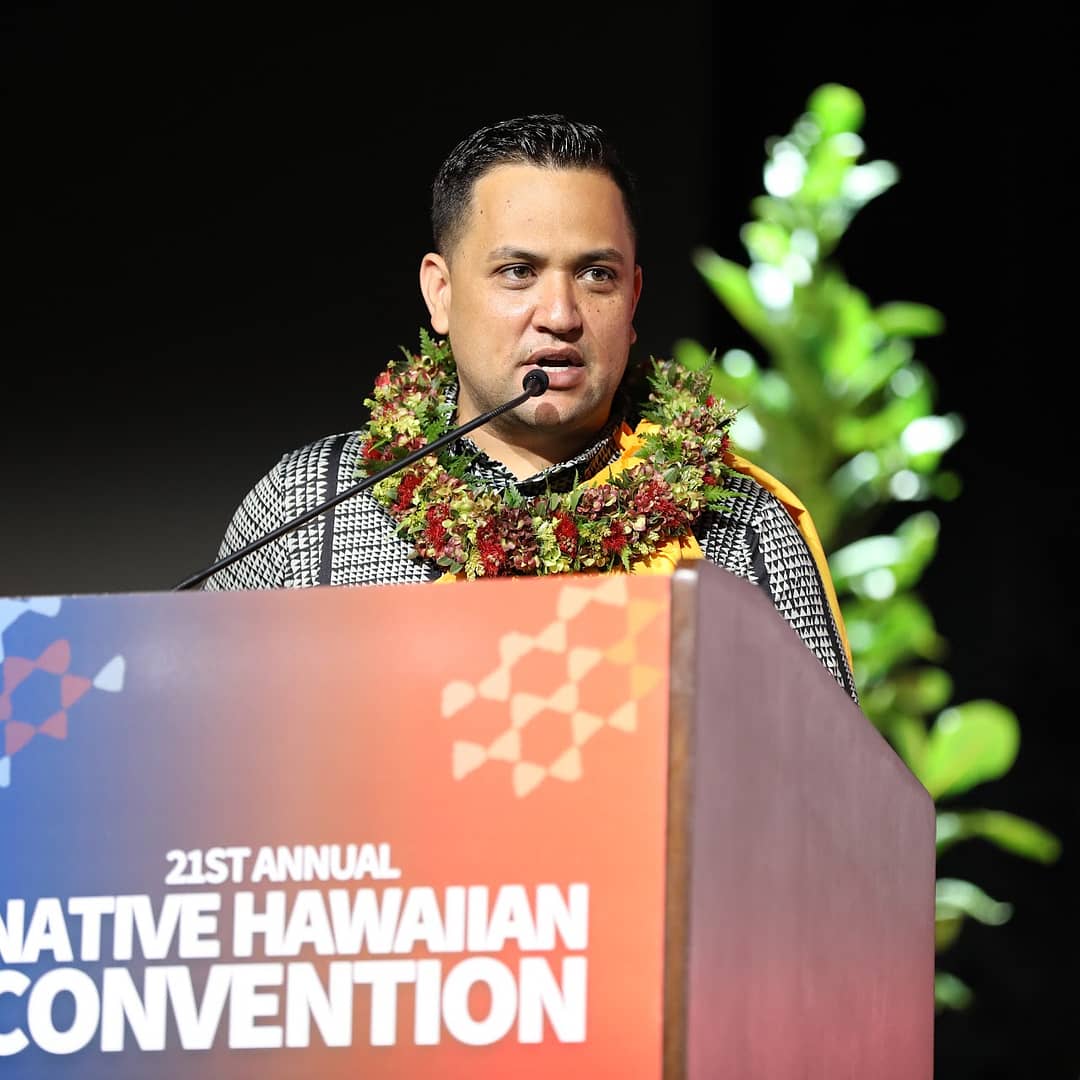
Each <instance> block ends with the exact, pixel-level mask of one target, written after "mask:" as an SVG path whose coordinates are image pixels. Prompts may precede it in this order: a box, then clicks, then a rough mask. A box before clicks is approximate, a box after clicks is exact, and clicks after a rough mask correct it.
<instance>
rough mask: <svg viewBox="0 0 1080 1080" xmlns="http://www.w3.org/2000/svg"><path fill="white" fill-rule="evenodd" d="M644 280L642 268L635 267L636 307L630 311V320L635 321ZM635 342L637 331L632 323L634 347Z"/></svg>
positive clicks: (631, 334) (631, 331)
mask: <svg viewBox="0 0 1080 1080" xmlns="http://www.w3.org/2000/svg"><path fill="white" fill-rule="evenodd" d="M644 280H645V277H644V274H643V273H642V271H641V267H640V266H635V267H634V306H633V307H632V308H631V310H630V318H631V319H633V317H634V315H635V313H636V312H637V306H638V301H639V300H640V299H641V286H642V283H643V282H644ZM635 341H637V330H636V329H635V327H634V324H633V323H631V324H630V344H631V345H633V344H634V342H635Z"/></svg>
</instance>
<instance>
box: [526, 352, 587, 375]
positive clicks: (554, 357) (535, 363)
mask: <svg viewBox="0 0 1080 1080" xmlns="http://www.w3.org/2000/svg"><path fill="white" fill-rule="evenodd" d="M528 366H529V367H540V368H543V369H544V370H545V371H553V370H555V369H557V368H571V367H584V366H585V365H584V361H582V359H581V357H580V356H578V355H577V354H576V353H538V354H536V355H534V356H532V357H530V358H529V363H528Z"/></svg>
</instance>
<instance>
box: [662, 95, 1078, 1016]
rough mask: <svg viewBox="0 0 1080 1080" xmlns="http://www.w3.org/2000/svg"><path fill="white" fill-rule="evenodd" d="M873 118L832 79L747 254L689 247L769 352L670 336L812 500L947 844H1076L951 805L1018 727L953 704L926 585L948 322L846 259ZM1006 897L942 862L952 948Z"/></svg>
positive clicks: (1003, 911) (778, 170) (776, 144)
mask: <svg viewBox="0 0 1080 1080" xmlns="http://www.w3.org/2000/svg"><path fill="white" fill-rule="evenodd" d="M863 120H864V104H863V100H862V98H861V96H860V95H859V94H858V93H857V92H856V91H855V90H853V89H851V88H850V87H846V86H841V85H838V84H835V83H831V84H825V85H822V86H820V87H818V88H817V89H816V90H815V91H814V92H813V94H812V95H811V96H810V98H809V100H808V102H807V105H806V109H805V111H804V113H803V114H802V115H801V116H800V117H799V118H798V119H797V120H796V122H795V124H794V126H793V127H792V129H791V131H790V132H789V133H788V134H787V135H785V136H782V137H777V138H772V139H770V140H769V141H768V143H767V144H766V150H767V159H766V162H765V167H764V187H765V194H763V195H761V196H759V197H758V198H755V199H754V200H753V201H752V203H751V211H752V215H753V220H751V221H749V222H748V223H746V224H745V225H744V226H743V228H742V230H741V240H742V244H743V246H744V248H745V250H746V252H747V254H748V256H749V264H748V265H746V266H744V265H741V264H740V263H737V262H734V261H731V260H729V259H726V258H723V257H721V256H720V255H719V254H717V253H716V252H715V251H712V250H710V249H708V248H700V249H699V250H697V251H696V252H694V264H695V266H696V267H697V269H698V271H699V272H700V273H701V275H702V276H703V278H704V279H705V281H706V282H707V283H708V285H709V286H710V287H711V289H712V290H713V292H714V293H715V294H716V296H717V297H718V299H719V300H720V301H721V303H722V304H723V305H724V306H725V307H726V309H727V310H728V312H729V313H730V314H731V315H732V316H733V317H734V318H735V319H736V320H737V322H738V323H739V324H740V326H742V328H743V329H744V330H745V331H747V333H748V334H749V335H750V337H751V338H752V339H753V340H754V341H756V342H757V343H758V345H759V346H760V351H761V359H759V358H758V357H757V356H755V355H752V354H751V353H750V352H748V351H747V350H745V349H731V350H729V351H728V352H726V353H724V354H723V355H722V356H720V357H717V355H716V353H715V351H713V352H708V351H706V349H705V348H704V347H703V346H702V345H701V344H699V343H698V342H695V341H691V340H684V341H680V342H678V343H677V345H676V347H675V354H676V356H677V358H678V359H679V360H680V361H681V362H682V363H684V364H686V365H687V366H688V367H691V368H695V369H703V368H708V369H709V370H710V371H711V373H712V387H713V390H714V392H715V393H717V394H719V395H722V396H723V397H724V398H726V399H727V400H728V401H729V402H730V403H731V404H733V405H736V406H740V407H741V410H742V411H741V412H740V414H739V417H738V419H737V420H736V421H735V424H734V425H733V428H732V439H733V442H734V444H735V446H736V448H737V449H738V450H739V451H740V452H741V453H744V454H745V455H746V456H748V457H750V458H752V459H753V460H754V461H756V462H758V463H759V464H760V465H762V466H763V467H764V468H765V469H767V470H768V471H769V472H772V473H774V474H775V475H776V476H778V477H780V478H781V479H782V480H783V481H784V483H786V484H788V485H789V486H790V487H791V488H792V489H793V490H794V491H795V492H797V493H798V495H799V497H800V498H801V499H802V501H803V502H804V503H805V504H806V505H807V507H809V509H810V511H811V513H812V515H813V518H814V522H815V524H816V525H817V528H818V532H819V533H820V535H821V539H822V542H823V543H824V545H825V548H826V550H827V551H830V552H832V554H831V556H830V562H829V564H830V569H831V572H832V574H833V577H834V579H835V584H836V588H837V591H838V593H839V595H840V599H841V606H842V609H843V614H844V620H845V623H846V627H847V631H848V637H849V639H850V643H851V648H852V655H853V660H854V665H855V680H856V684H857V686H858V688H859V696H860V703H861V706H862V710H863V712H864V713H865V714H866V716H867V717H868V718H869V719H870V720H871V721H872V722H873V723H874V725H875V726H876V727H877V728H878V730H879V731H881V732H882V734H883V735H884V736H885V737H886V738H887V739H888V740H889V742H890V744H891V745H892V746H893V747H894V748H895V750H896V751H897V753H898V754H899V755H900V756H901V757H902V758H903V760H904V761H905V762H906V763H907V765H908V766H909V767H910V768H911V770H912V772H913V773H914V774H915V775H916V776H917V777H918V778H919V780H920V781H921V782H922V783H923V785H924V786H925V787H926V789H927V791H928V792H929V793H930V795H931V796H932V797H933V799H934V802H935V806H936V808H937V846H938V847H937V849H938V854H939V856H940V855H941V854H942V853H943V852H945V851H946V850H948V849H949V848H950V847H952V846H953V845H955V844H957V843H960V842H962V841H965V840H968V839H971V838H981V839H983V840H985V841H988V842H990V843H991V844H994V845H997V846H998V847H999V848H1000V849H1002V850H1003V851H1005V852H1008V853H1010V854H1012V855H1017V856H1021V857H1023V858H1026V859H1032V860H1036V861H1039V862H1043V863H1049V862H1052V861H1053V860H1055V859H1057V858H1058V856H1059V854H1060V849H1061V845H1060V842H1059V841H1058V839H1057V837H1055V836H1054V835H1052V834H1051V833H1050V832H1048V831H1047V830H1045V829H1043V828H1042V827H1041V826H1039V825H1037V824H1035V823H1034V822H1032V821H1028V820H1026V819H1024V818H1021V817H1017V816H1016V815H1013V814H1009V813H1006V812H1003V811H999V810H983V809H958V808H955V807H953V806H951V805H950V800H952V799H955V798H956V797H957V796H960V795H964V794H965V793H967V792H969V791H970V790H971V789H972V788H974V787H976V786H977V785H979V784H982V783H985V782H987V781H990V780H994V779H997V778H999V777H1001V776H1003V775H1004V774H1005V773H1006V772H1008V770H1009V769H1010V768H1011V767H1012V765H1013V762H1014V761H1015V760H1016V755H1017V752H1018V750H1019V746H1020V726H1019V723H1018V721H1017V718H1016V716H1015V715H1014V714H1013V713H1012V712H1011V711H1010V710H1009V709H1007V708H1005V707H1004V706H1002V705H1000V704H998V703H997V702H994V701H986V700H978V701H967V702H963V703H960V704H952V703H951V697H952V691H953V687H952V679H951V678H950V676H949V674H948V672H947V671H946V670H945V668H944V667H943V666H942V662H943V660H944V657H945V653H946V649H945V645H946V643H945V642H944V640H943V639H942V637H941V636H940V634H939V633H938V630H937V628H936V626H935V623H934V618H933V615H932V613H931V611H930V610H929V608H928V607H927V605H926V603H925V602H924V601H923V600H922V598H921V597H920V596H919V594H918V592H917V591H916V588H917V586H918V584H919V581H920V579H921V577H922V575H923V573H924V571H925V570H926V567H927V566H928V565H929V563H930V562H931V561H932V560H933V558H934V556H935V554H936V552H937V544H938V530H939V519H938V517H937V515H936V514H935V513H934V512H933V511H932V510H930V509H928V505H929V504H930V503H931V502H932V501H933V500H950V499H954V498H956V497H957V496H958V495H959V494H960V489H961V485H960V478H959V477H958V476H957V475H956V474H955V473H954V472H952V471H951V470H950V469H949V468H948V467H947V464H946V462H945V458H946V455H947V453H948V451H949V449H950V448H951V447H952V446H953V445H954V444H955V443H956V442H957V440H958V439H960V438H961V437H962V435H963V430H964V424H963V420H962V418H961V417H960V416H957V415H955V414H946V415H939V414H937V413H935V412H934V404H935V395H936V387H935V385H934V381H933V378H932V376H931V374H930V372H929V371H928V370H927V369H926V367H925V366H924V365H923V364H922V363H920V361H919V359H918V358H917V356H916V349H915V341H916V340H917V339H919V338H925V337H930V336H934V335H937V334H940V333H941V332H942V330H943V328H944V318H943V316H942V314H941V313H940V312H939V311H937V310H936V309H934V308H932V307H929V306H927V305H925V304H920V303H912V302H908V301H898V302H892V303H885V304H876V305H875V304H874V303H872V302H871V301H870V300H869V299H868V297H867V296H866V294H865V293H863V292H862V291H860V290H859V289H858V288H856V287H855V286H853V285H852V284H851V283H850V282H849V281H848V280H847V278H846V277H845V275H844V272H843V270H842V269H841V267H840V266H839V264H838V262H837V261H836V259H835V254H836V248H837V245H838V244H839V242H840V240H841V238H842V237H843V235H844V233H845V231H846V230H847V228H848V226H849V225H850V224H851V222H852V219H853V218H854V217H855V215H856V214H857V213H858V211H859V210H860V209H862V208H863V207H864V206H866V204H867V203H869V202H870V201H871V200H873V199H875V198H877V197H878V196H879V195H881V194H882V193H883V192H885V191H887V190H888V189H889V188H890V187H892V185H894V184H895V183H896V182H897V181H898V179H899V173H898V171H897V169H896V167H895V166H894V165H893V164H892V163H891V162H888V161H869V162H865V163H861V162H860V159H861V158H862V155H863V152H864V144H863V140H862V138H861V137H860V135H859V134H858V132H859V130H860V128H861V127H862V123H863ZM906 506H909V507H910V512H908V513H907V514H906V515H904V514H903V513H902V511H903V510H904V509H905V507H906ZM920 507H921V508H920ZM887 508H891V510H892V513H893V514H894V519H895V516H896V513H897V511H900V512H901V513H900V515H899V516H900V517H902V520H901V521H900V524H899V525H898V526H897V527H896V528H895V529H894V530H893V531H892V532H891V533H885V534H875V533H873V532H872V531H871V530H872V529H873V528H875V527H876V526H877V524H878V523H879V522H880V520H881V519H882V518H883V517H884V516H885V513H884V511H885V510H886V509H887ZM1011 913H1012V908H1011V906H1010V905H1009V904H1007V903H1001V902H999V901H997V900H994V899H993V898H991V897H989V896H988V895H987V894H986V893H985V892H983V891H982V889H980V888H979V887H978V886H977V885H975V884H973V883H971V882H967V881H959V880H956V879H953V878H939V880H938V883H937V897H936V944H937V951H938V953H939V954H941V953H943V952H945V951H946V950H947V949H948V948H949V946H950V945H951V944H952V943H953V942H954V941H955V940H956V938H957V935H958V934H959V933H960V932H961V930H962V928H963V926H964V924H965V923H966V922H968V921H972V920H973V921H975V922H977V923H980V924H982V925H985V926H999V925H1001V924H1002V923H1004V922H1005V921H1007V920H1008V919H1009V917H1010V915H1011ZM972 998H973V994H972V991H971V989H970V988H969V987H967V986H966V985H965V984H964V983H963V981H962V980H960V979H959V978H958V977H957V976H956V975H955V974H952V973H949V972H947V971H943V970H940V958H939V970H938V972H937V976H936V979H935V1002H936V1005H937V1008H938V1009H939V1010H941V1009H945V1008H964V1007H966V1006H967V1005H968V1004H969V1003H970V1002H971V1000H972Z"/></svg>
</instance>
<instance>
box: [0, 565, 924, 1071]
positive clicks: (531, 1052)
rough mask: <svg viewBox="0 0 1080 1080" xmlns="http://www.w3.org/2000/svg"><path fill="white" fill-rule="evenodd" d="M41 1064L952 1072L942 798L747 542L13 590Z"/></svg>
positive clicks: (2, 654) (36, 1059)
mask: <svg viewBox="0 0 1080 1080" xmlns="http://www.w3.org/2000/svg"><path fill="white" fill-rule="evenodd" d="M0 665H2V671H3V685H2V688H0V1071H2V1073H3V1075H4V1076H5V1077H12V1078H17V1077H34V1078H35V1080H38V1078H45V1077H51V1076H80V1077H95V1078H97V1077H101V1078H105V1077H108V1078H110V1080H115V1078H129V1077H130V1078H135V1077H138V1078H140V1080H141V1078H157V1077H161V1078H165V1077H168V1078H170V1080H174V1078H181V1077H199V1078H200V1080H202V1078H205V1077H214V1078H215V1080H218V1078H222V1080H224V1078H233V1077H253V1076H257V1077H260V1078H266V1080H275V1078H277V1077H320V1078H324V1077H325V1078H333V1077H355V1076H368V1077H409V1078H412V1077H417V1078H419V1077H433V1076H438V1077H445V1078H462V1080H464V1078H469V1080H477V1078H487V1077H499V1078H509V1077H514V1078H527V1077H556V1078H558V1080H566V1078H568V1077H582V1078H585V1077H588V1078H598V1077H613V1078H614V1077H617V1078H619V1080H629V1078H639V1077H640V1078H643V1080H644V1078H649V1080H654V1078H660V1077H665V1078H675V1077H679V1078H682V1077H689V1078H695V1080H696V1078H706V1077H708V1078H722V1080H729V1078H730V1080H747V1078H757V1077H762V1078H768V1080H787V1078H789V1077H790V1078H794V1077H799V1078H807V1077H821V1078H828V1080H837V1078H839V1077H858V1078H867V1077H874V1078H875V1080H888V1078H894V1077H895V1078H897V1080H901V1078H902V1080H914V1078H920V1077H925V1078H929V1077H930V1076H931V1074H932V1041H933V1034H932V1032H933V972H934V948H933V919H934V860H935V852H934V808H933V804H932V801H931V800H930V798H929V796H928V795H927V793H926V792H925V791H924V790H923V789H922V787H921V786H920V785H919V784H918V782H917V781H916V780H915V779H914V777H913V776H912V775H911V774H910V772H909V771H908V770H907V769H906V767H905V766H904V764H903V763H902V762H901V761H900V759H899V758H898V757H897V756H896V754H895V753H894V752H893V751H892V749H891V748H890V747H889V745H888V744H887V743H886V742H885V740H884V739H883V738H882V737H881V736H880V734H879V733H878V732H877V731H876V730H875V729H874V727H873V726H872V725H871V724H870V722H869V721H868V720H867V718H866V717H865V716H864V715H863V714H862V712H861V711H860V710H859V709H858V708H857V707H856V706H855V705H854V704H853V703H852V702H851V700H850V699H849V698H848V697H847V696H846V695H845V694H844V692H843V691H842V690H841V688H840V687H839V686H838V685H837V684H836V683H835V682H834V681H833V680H832V679H831V678H830V677H829V675H828V673H827V672H826V671H825V670H824V669H823V668H822V666H821V665H820V663H819V662H818V661H817V659H816V658H815V657H814V656H813V655H812V654H811V653H810V652H809V650H808V649H807V648H806V646H805V645H804V644H803V643H802V641H801V640H800V639H799V638H798V636H797V635H796V634H795V633H794V632H793V631H792V629H791V628H790V627H789V626H788V625H787V623H785V622H784V621H783V620H782V619H781V617H780V616H779V615H778V614H777V613H776V611H775V610H774V609H773V607H772V605H771V604H770V603H769V602H768V600H767V599H766V598H765V597H764V595H763V594H761V593H760V592H759V591H758V590H757V589H756V588H755V587H754V586H752V585H749V584H747V583H746V582H744V581H741V580H738V579H736V578H734V577H732V576H731V575H730V574H728V573H727V572H726V571H724V570H722V569H719V568H718V567H715V566H713V565H711V564H705V563H703V564H700V565H692V566H691V567H690V568H687V569H680V570H679V571H677V572H676V573H675V574H674V576H672V577H637V576H627V575H622V574H617V575H616V574H612V575H574V576H561V577H551V578H536V579H533V578H530V579H520V580H518V579H514V580H495V581H490V582H485V581H480V582H475V583H469V584H465V583H461V584H452V585H441V584H440V585H398V586H386V587H350V588H329V587H328V588H318V589H309V590H282V591H276V592H235V593H204V592H196V593H193V592H172V593H136V594H115V595H86V596H65V597H25V598H9V599H0Z"/></svg>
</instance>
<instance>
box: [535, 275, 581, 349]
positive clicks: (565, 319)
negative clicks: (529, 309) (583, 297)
mask: <svg viewBox="0 0 1080 1080" xmlns="http://www.w3.org/2000/svg"><path fill="white" fill-rule="evenodd" d="M533 321H534V322H535V323H536V325H537V329H540V330H548V331H550V332H551V333H553V334H569V333H572V332H573V331H575V330H577V329H579V328H580V326H581V308H580V307H579V306H578V297H577V290H576V288H575V281H574V276H573V274H569V273H563V272H561V271H560V272H558V273H551V274H548V275H545V276H544V277H543V278H541V280H540V287H539V291H538V293H537V302H536V311H535V314H534V317H533Z"/></svg>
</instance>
